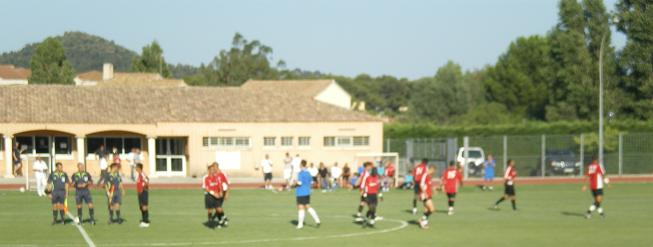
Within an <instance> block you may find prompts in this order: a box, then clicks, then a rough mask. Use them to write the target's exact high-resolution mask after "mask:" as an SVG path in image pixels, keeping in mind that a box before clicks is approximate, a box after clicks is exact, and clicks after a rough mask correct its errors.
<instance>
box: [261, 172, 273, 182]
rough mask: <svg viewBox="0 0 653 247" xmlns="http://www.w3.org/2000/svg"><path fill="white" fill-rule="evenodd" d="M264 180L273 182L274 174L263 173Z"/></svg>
mask: <svg viewBox="0 0 653 247" xmlns="http://www.w3.org/2000/svg"><path fill="white" fill-rule="evenodd" d="M263 180H265V181H268V180H272V173H271V172H269V173H263Z"/></svg>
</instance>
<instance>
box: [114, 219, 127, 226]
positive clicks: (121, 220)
mask: <svg viewBox="0 0 653 247" xmlns="http://www.w3.org/2000/svg"><path fill="white" fill-rule="evenodd" d="M116 221H117V222H118V225H121V224H122V223H123V222H125V220H124V219H122V218H120V219H118V220H116Z"/></svg>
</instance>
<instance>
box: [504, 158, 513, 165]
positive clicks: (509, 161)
mask: <svg viewBox="0 0 653 247" xmlns="http://www.w3.org/2000/svg"><path fill="white" fill-rule="evenodd" d="M513 161H514V160H512V159H508V161H506V165H510V163H512V162H513Z"/></svg>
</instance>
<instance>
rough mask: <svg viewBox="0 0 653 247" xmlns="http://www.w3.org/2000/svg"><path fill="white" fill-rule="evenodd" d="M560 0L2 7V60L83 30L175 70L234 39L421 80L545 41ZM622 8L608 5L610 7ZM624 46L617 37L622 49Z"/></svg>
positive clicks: (317, 63) (320, 63) (260, 0)
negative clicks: (452, 64)
mask: <svg viewBox="0 0 653 247" xmlns="http://www.w3.org/2000/svg"><path fill="white" fill-rule="evenodd" d="M557 2H558V1H557V0H455V1H454V0H431V1H428V0H425V1H411V0H404V1H386V0H315V1H311V0H275V1H272V0H270V1H264V0H240V1H235V0H234V1H208V0H200V1H181V0H179V1H167V0H159V1H156V0H139V1H136V0H110V1H95V0H84V1H82V0H79V1H73V0H60V1H38V0H13V1H6V0H0V23H3V26H2V31H1V32H0V52H6V51H12V50H17V49H19V48H21V47H22V46H23V45H24V44H26V43H32V42H37V41H40V40H42V39H43V38H45V37H46V36H51V35H59V34H62V33H63V32H64V31H72V30H79V31H84V32H88V33H92V34H96V35H99V36H102V37H105V38H107V39H110V40H114V41H115V42H116V43H118V44H121V45H123V46H126V47H127V48H129V49H132V50H135V51H138V52H140V49H141V47H142V46H143V45H145V44H147V43H149V42H151V41H152V40H154V39H156V40H158V41H159V43H160V44H161V45H162V46H163V49H164V52H165V57H166V59H167V60H168V61H169V62H172V63H187V64H193V65H199V64H200V63H202V62H208V61H210V60H211V59H212V58H213V57H214V56H215V55H216V54H217V53H218V52H219V51H220V50H221V49H226V48H228V47H229V46H230V43H231V38H232V37H233V35H234V33H235V32H240V33H242V34H243V35H244V36H245V37H246V38H248V39H258V40H260V41H261V42H263V43H264V44H267V45H269V46H271V47H272V48H273V49H274V57H275V59H283V60H285V61H286V63H287V67H289V68H296V67H298V68H302V69H306V70H320V71H323V72H330V73H336V74H343V75H348V76H353V75H357V74H360V73H367V74H371V75H382V74H389V75H394V76H400V77H408V78H418V77H422V76H430V75H433V74H434V73H435V71H436V69H437V68H438V67H439V66H441V65H442V64H444V63H446V61H447V60H454V61H456V62H458V63H460V64H461V65H462V66H463V68H465V69H474V68H480V67H483V66H484V65H486V64H491V63H494V62H495V61H496V59H497V57H498V56H499V55H500V54H501V53H503V52H504V51H505V50H506V48H507V46H508V45H509V44H510V42H511V41H512V40H514V39H515V38H517V37H519V36H524V35H533V34H545V33H546V32H547V31H549V30H550V29H551V28H552V27H553V26H554V25H555V23H556V21H557ZM615 2H616V0H606V1H605V3H606V6H608V8H609V9H613V8H614V7H613V6H614V3H615ZM624 42H625V38H624V36H623V35H621V34H617V35H613V43H614V44H615V45H616V46H617V47H621V46H623V43H624Z"/></svg>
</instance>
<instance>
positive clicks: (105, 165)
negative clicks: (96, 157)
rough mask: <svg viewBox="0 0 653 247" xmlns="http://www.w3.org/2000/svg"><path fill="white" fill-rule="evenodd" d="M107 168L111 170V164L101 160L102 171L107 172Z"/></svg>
mask: <svg viewBox="0 0 653 247" xmlns="http://www.w3.org/2000/svg"><path fill="white" fill-rule="evenodd" d="M107 168H109V164H108V163H107V160H105V159H100V170H106V169H107Z"/></svg>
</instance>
